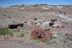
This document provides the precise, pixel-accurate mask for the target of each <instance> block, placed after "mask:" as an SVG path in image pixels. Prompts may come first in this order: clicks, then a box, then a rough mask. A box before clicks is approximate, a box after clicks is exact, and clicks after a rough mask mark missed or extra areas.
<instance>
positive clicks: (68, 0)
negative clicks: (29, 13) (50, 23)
mask: <svg viewBox="0 0 72 48" xmlns="http://www.w3.org/2000/svg"><path fill="white" fill-rule="evenodd" d="M20 4H27V5H28V4H48V5H72V0H0V7H8V6H12V5H20Z"/></svg>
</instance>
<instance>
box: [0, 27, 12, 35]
mask: <svg viewBox="0 0 72 48" xmlns="http://www.w3.org/2000/svg"><path fill="white" fill-rule="evenodd" d="M0 35H4V36H5V35H10V36H13V32H12V31H10V30H9V29H5V28H4V29H0Z"/></svg>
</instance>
